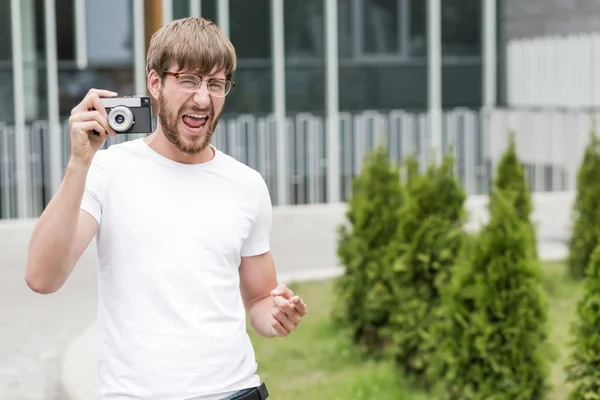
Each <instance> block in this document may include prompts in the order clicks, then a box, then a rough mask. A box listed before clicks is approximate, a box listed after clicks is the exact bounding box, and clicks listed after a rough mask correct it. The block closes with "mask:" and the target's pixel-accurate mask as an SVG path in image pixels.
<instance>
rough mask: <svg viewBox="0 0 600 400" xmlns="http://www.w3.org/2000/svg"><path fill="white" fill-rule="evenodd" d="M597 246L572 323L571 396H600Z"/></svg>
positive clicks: (599, 263) (599, 251) (599, 255)
mask: <svg viewBox="0 0 600 400" xmlns="http://www.w3.org/2000/svg"><path fill="white" fill-rule="evenodd" d="M598 327H600V246H596V248H595V250H594V252H593V253H592V257H591V259H590V265H589V268H588V269H587V270H586V276H585V279H584V284H583V296H582V297H581V299H580V300H579V303H578V304H577V312H576V317H575V320H574V321H573V323H572V337H573V338H574V340H573V342H572V344H571V346H572V351H571V360H570V363H569V365H567V367H566V372H567V381H568V382H571V383H573V385H574V388H573V391H572V392H571V395H570V399H572V400H576V399H577V400H579V399H600V331H599V329H598Z"/></svg>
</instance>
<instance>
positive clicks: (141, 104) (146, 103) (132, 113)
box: [100, 96, 152, 134]
mask: <svg viewBox="0 0 600 400" xmlns="http://www.w3.org/2000/svg"><path fill="white" fill-rule="evenodd" d="M100 100H101V101H102V104H104V107H105V109H106V114H107V115H108V124H109V125H110V127H111V128H113V129H114V131H115V132H116V133H117V134H120V133H124V134H140V133H151V132H152V103H151V102H150V97H148V96H123V97H102V98H100Z"/></svg>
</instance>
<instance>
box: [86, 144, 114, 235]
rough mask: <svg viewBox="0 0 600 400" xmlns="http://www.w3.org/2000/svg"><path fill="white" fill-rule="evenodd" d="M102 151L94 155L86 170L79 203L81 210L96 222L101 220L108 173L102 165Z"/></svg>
mask: <svg viewBox="0 0 600 400" xmlns="http://www.w3.org/2000/svg"><path fill="white" fill-rule="evenodd" d="M101 153H102V150H101V151H99V152H98V153H96V155H95V156H94V159H93V160H92V165H91V166H90V169H89V170H88V174H87V179H86V182H85V190H84V192H83V199H82V201H81V209H82V210H83V211H86V212H87V213H89V214H90V215H91V216H92V217H94V218H95V219H96V221H98V224H100V221H101V219H102V205H103V201H104V199H105V194H106V182H107V180H108V173H107V170H106V167H105V166H104V165H103V163H102V157H101V156H102V154H101Z"/></svg>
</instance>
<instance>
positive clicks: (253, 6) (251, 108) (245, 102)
mask: <svg viewBox="0 0 600 400" xmlns="http://www.w3.org/2000/svg"><path fill="white" fill-rule="evenodd" d="M270 3H271V2H270V0H252V1H248V0H230V3H229V18H230V23H229V29H230V37H231V41H232V43H233V46H234V47H235V49H236V53H237V56H238V68H237V72H236V74H235V76H234V80H235V81H236V86H235V87H234V88H233V89H232V91H231V93H230V94H229V95H228V96H227V105H226V107H225V110H226V112H227V113H236V114H238V113H254V114H268V113H270V112H271V111H272V109H273V104H272V103H273V100H272V99H273V95H272V90H273V89H272V83H271V80H272V76H273V73H272V71H271V68H272V67H271V12H270V8H271V7H270ZM248 32H252V34H248Z"/></svg>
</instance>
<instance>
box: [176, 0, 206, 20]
mask: <svg viewBox="0 0 600 400" xmlns="http://www.w3.org/2000/svg"><path fill="white" fill-rule="evenodd" d="M197 1H200V0H197ZM189 15H190V2H189V0H173V19H179V18H185V17H187V16H189Z"/></svg>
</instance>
